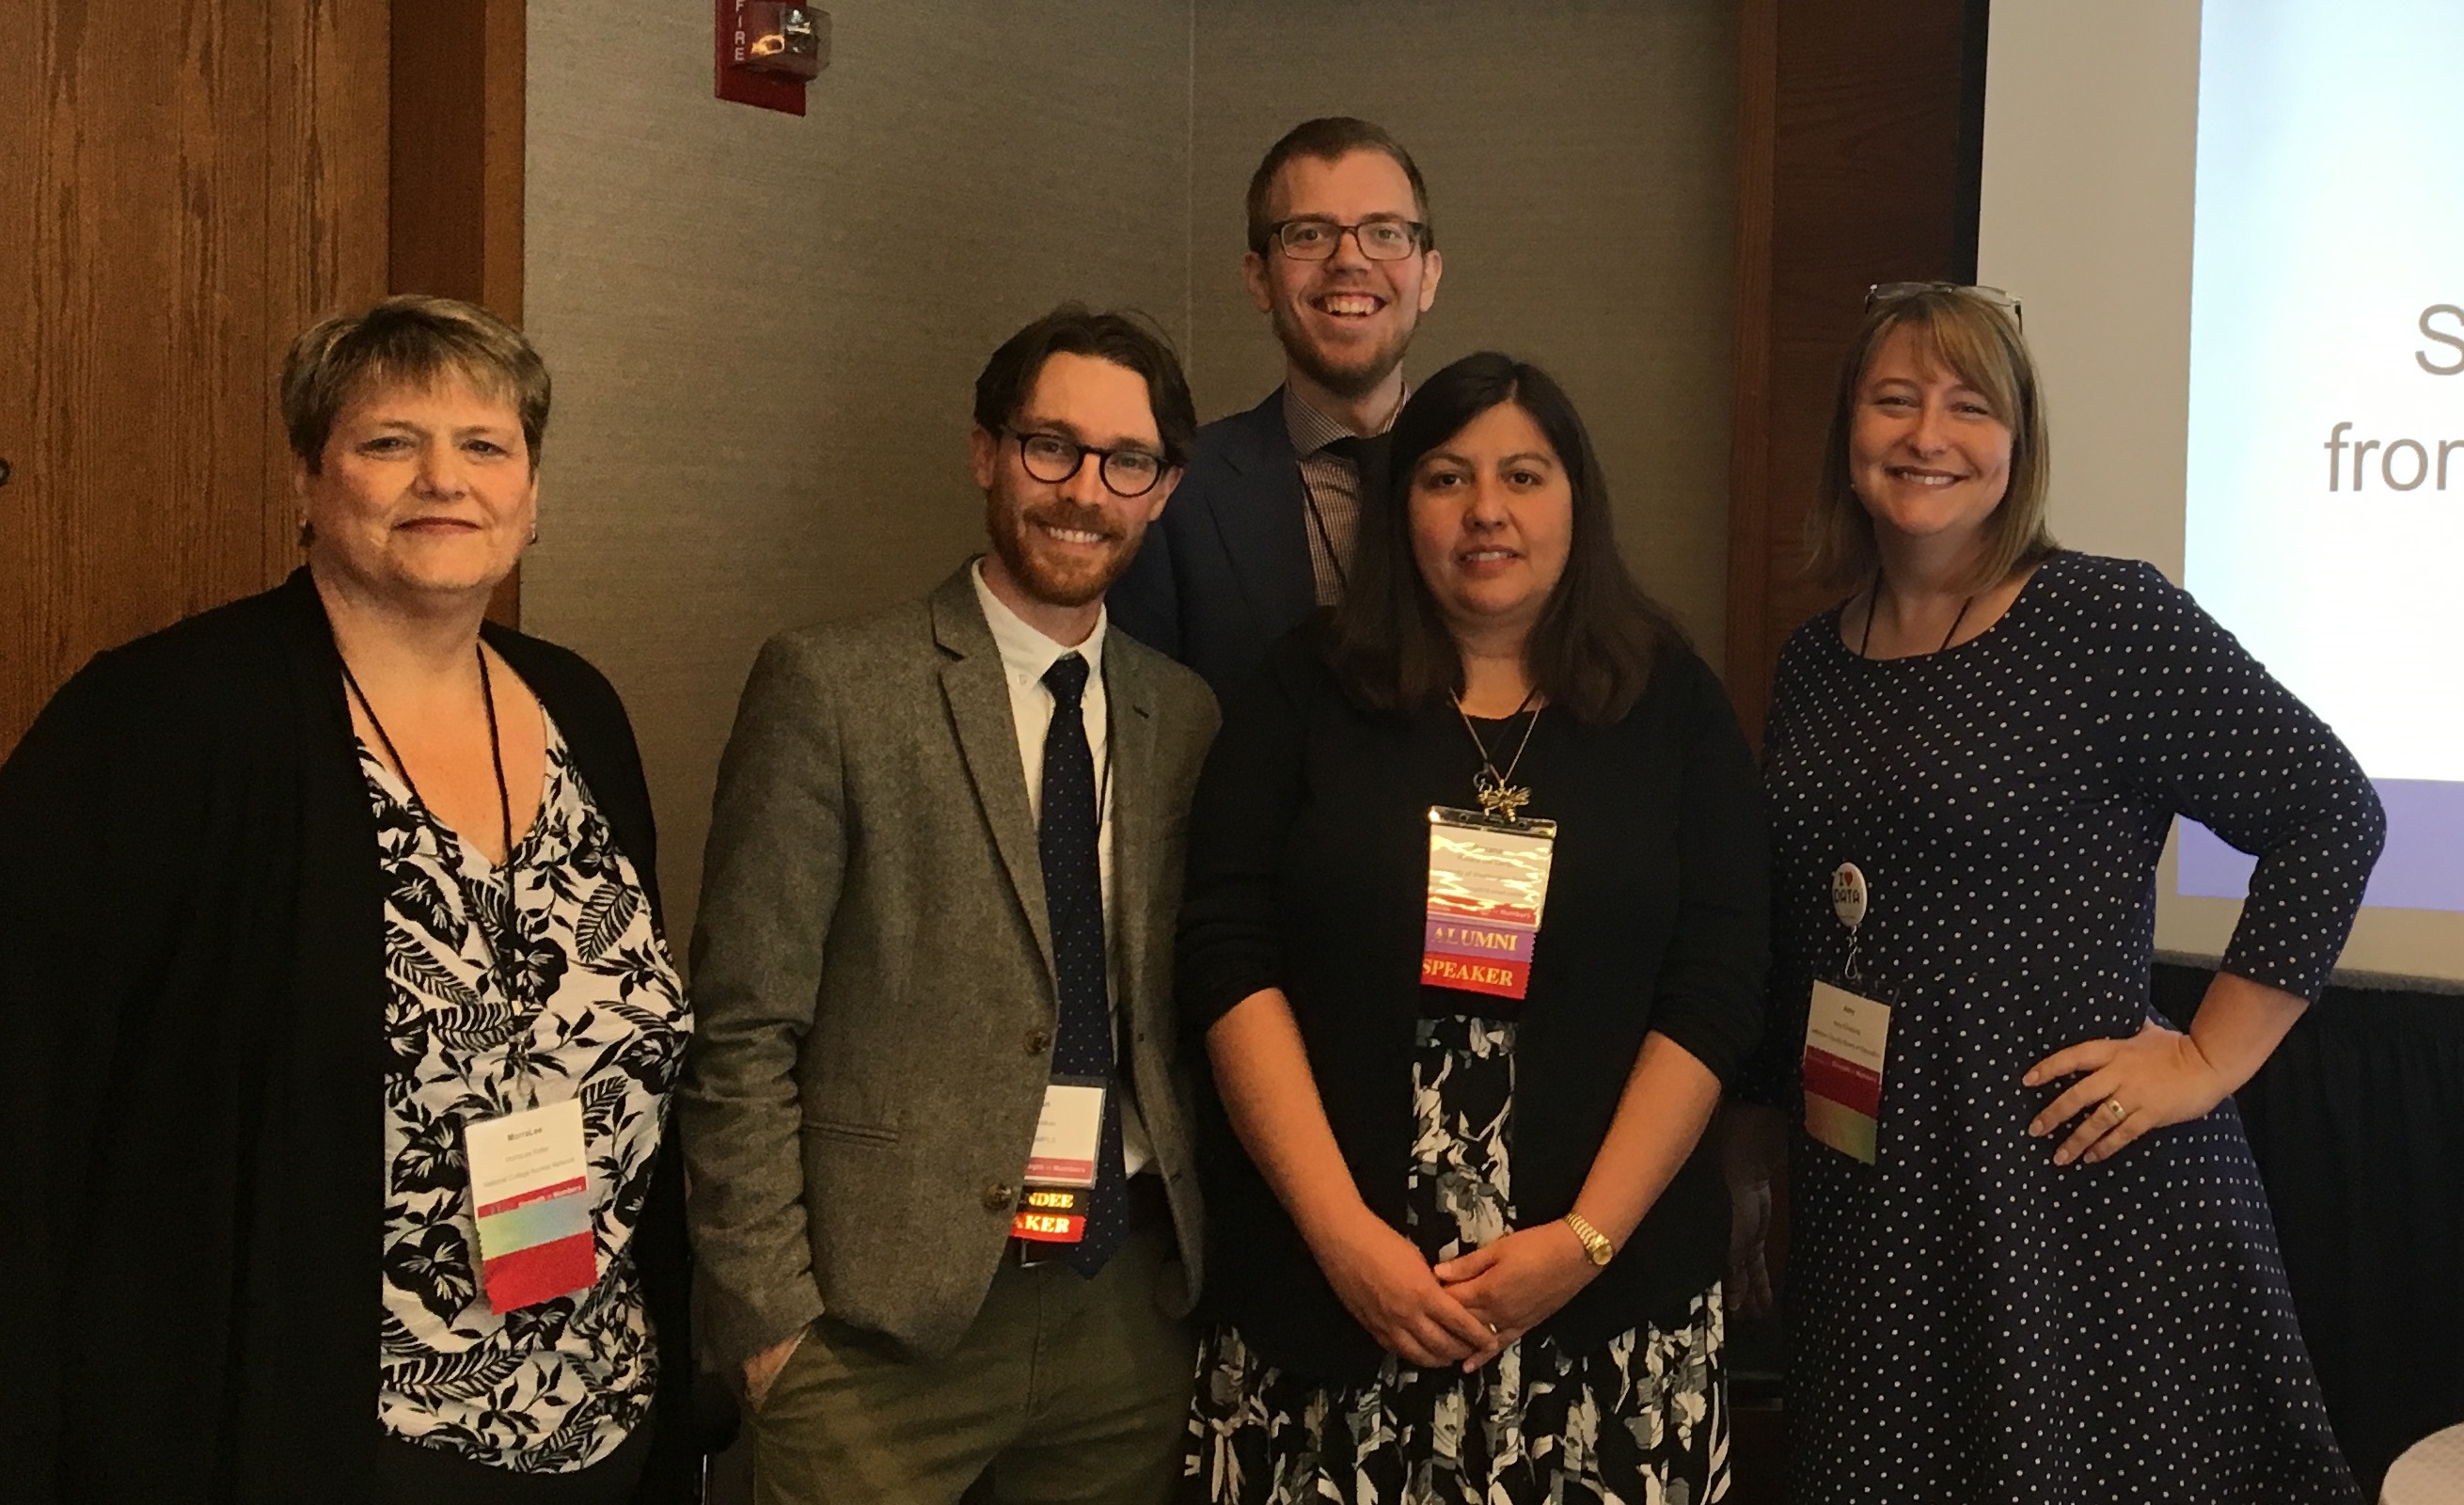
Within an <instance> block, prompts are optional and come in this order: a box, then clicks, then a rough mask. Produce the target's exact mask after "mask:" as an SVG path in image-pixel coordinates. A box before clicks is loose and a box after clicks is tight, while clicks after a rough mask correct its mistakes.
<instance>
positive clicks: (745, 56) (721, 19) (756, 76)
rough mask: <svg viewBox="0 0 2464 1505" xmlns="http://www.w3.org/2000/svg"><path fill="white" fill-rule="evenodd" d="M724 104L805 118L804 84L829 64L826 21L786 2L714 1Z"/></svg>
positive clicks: (814, 10) (815, 11)
mask: <svg viewBox="0 0 2464 1505" xmlns="http://www.w3.org/2000/svg"><path fill="white" fill-rule="evenodd" d="M716 5H717V12H716V20H717V26H718V36H717V44H718V45H717V53H718V55H717V65H718V66H717V72H718V80H717V90H716V93H717V95H718V97H719V98H720V99H722V100H734V101H736V102H737V103H739V104H754V105H759V106H760V107H762V108H763V109H770V110H783V111H785V112H786V113H788V114H790V115H802V114H803V113H804V84H805V82H806V81H807V80H809V79H811V78H813V77H817V76H819V74H820V73H821V71H822V70H823V69H824V68H825V67H827V66H828V65H829V60H830V16H829V12H828V11H824V10H822V9H821V8H820V7H818V6H809V5H796V4H791V3H785V0H716Z"/></svg>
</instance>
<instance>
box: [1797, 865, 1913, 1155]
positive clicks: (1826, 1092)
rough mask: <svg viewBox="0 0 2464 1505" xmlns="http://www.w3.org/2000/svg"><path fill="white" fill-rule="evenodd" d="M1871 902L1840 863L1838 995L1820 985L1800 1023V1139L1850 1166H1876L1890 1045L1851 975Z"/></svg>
mask: <svg viewBox="0 0 2464 1505" xmlns="http://www.w3.org/2000/svg"><path fill="white" fill-rule="evenodd" d="M1870 899H1871V895H1870V892H1869V891H1868V889H1867V888H1866V884H1865V874H1863V873H1861V872H1859V870H1858V868H1857V865H1856V864H1855V863H1853V862H1843V863H1841V864H1840V865H1839V866H1838V867H1837V869H1835V870H1833V872H1832V874H1831V910H1832V913H1833V914H1834V915H1836V916H1837V917H1838V919H1839V922H1840V923H1841V924H1842V925H1845V926H1846V927H1847V928H1848V953H1847V955H1846V957H1845V958H1843V959H1842V960H1841V962H1840V966H1839V981H1840V982H1841V983H1844V984H1847V985H1848V986H1846V987H1842V986H1839V985H1835V984H1831V983H1827V982H1823V981H1821V980H1819V979H1817V980H1815V984H1814V994H1813V997H1812V999H1811V1000H1809V1002H1808V1006H1807V1008H1806V1019H1805V1056H1804V1059H1803V1062H1802V1074H1803V1076H1804V1078H1805V1132H1806V1133H1807V1134H1808V1135H1810V1136H1812V1137H1813V1138H1814V1139H1815V1140H1816V1141H1817V1142H1819V1143H1822V1144H1827V1145H1829V1146H1830V1147H1831V1148H1833V1149H1835V1150H1837V1151H1838V1152H1839V1153H1840V1154H1842V1155H1845V1156H1848V1157H1849V1158H1851V1159H1852V1160H1857V1161H1860V1162H1863V1163H1865V1164H1867V1165H1871V1164H1873V1163H1874V1162H1875V1154H1876V1149H1877V1146H1878V1141H1879V1138H1880V1133H1879V1131H1880V1125H1881V1112H1882V1060H1883V1057H1884V1054H1885V1053H1886V1051H1887V1049H1888V1046H1889V1043H1890V1034H1891V1006H1890V1005H1888V1004H1885V1003H1882V1002H1881V1001H1880V1000H1878V999H1874V998H1869V997H1865V996H1863V994H1862V993H1861V992H1854V991H1851V990H1850V989H1851V988H1861V987H1862V985H1863V984H1862V980H1861V978H1860V977H1859V974H1858V967H1857V941H1858V930H1859V927H1860V926H1861V925H1863V924H1864V922H1865V913H1866V909H1867V907H1868V905H1869V902H1870Z"/></svg>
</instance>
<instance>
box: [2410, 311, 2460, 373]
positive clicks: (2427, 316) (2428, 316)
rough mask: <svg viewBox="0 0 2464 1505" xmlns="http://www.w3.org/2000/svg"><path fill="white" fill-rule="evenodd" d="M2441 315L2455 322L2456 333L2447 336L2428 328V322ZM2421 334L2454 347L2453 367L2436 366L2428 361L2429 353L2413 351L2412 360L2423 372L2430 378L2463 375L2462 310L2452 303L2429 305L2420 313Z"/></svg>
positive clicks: (2443, 332)
mask: <svg viewBox="0 0 2464 1505" xmlns="http://www.w3.org/2000/svg"><path fill="white" fill-rule="evenodd" d="M2441 314H2445V315H2446V316H2447V317H2449V318H2450V319H2453V320H2454V321H2455V323H2456V326H2457V328H2458V331H2459V332H2458V333H2455V334H2448V333H2446V332H2445V331H2443V330H2438V329H2432V328H2431V327H2430V321H2431V320H2433V319H2435V318H2437V317H2438V316H2439V315H2441ZM2421 332H2422V333H2423V334H2424V335H2427V336H2428V337H2429V338H2431V339H2432V340H2435V341H2437V342H2438V343H2440V344H2450V345H2453V346H2454V347H2455V363H2454V364H2453V365H2438V364H2437V363H2436V362H2433V361H2432V360H2431V359H2430V352H2429V351H2427V350H2415V351H2414V352H2412V358H2413V360H2414V361H2416V362H2418V363H2419V364H2420V365H2421V368H2422V369H2423V370H2425V371H2428V372H2429V373H2430V374H2431V375H2432V376H2454V375H2457V374H2459V373H2464V308H2458V307H2456V306H2455V305H2454V304H2453V303H2432V304H2431V305H2430V306H2429V307H2428V308H2425V309H2423V310H2422V311H2421Z"/></svg>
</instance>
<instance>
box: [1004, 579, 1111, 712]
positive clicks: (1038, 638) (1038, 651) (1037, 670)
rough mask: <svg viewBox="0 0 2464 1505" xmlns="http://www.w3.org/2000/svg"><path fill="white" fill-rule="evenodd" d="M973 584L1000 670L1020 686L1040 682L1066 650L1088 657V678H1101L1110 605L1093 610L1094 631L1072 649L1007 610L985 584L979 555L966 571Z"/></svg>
mask: <svg viewBox="0 0 2464 1505" xmlns="http://www.w3.org/2000/svg"><path fill="white" fill-rule="evenodd" d="M968 574H969V578H970V579H971V580H972V581H973V582H974V584H975V587H976V604H977V605H979V606H980V607H982V608H983V609H984V624H985V625H986V626H988V627H990V628H991V629H992V630H993V646H994V647H995V648H997V649H999V650H1000V651H1001V673H1003V674H1004V675H1008V676H1009V677H1010V678H1011V679H1012V680H1014V681H1016V682H1017V683H1019V684H1022V685H1027V684H1041V683H1043V681H1044V675H1045V672H1046V671H1047V670H1049V669H1051V667H1052V666H1053V665H1054V664H1056V663H1058V662H1059V661H1060V660H1061V657H1062V655H1063V654H1065V653H1076V654H1077V655H1078V656H1079V657H1081V658H1084V659H1085V660H1087V677H1088V678H1089V679H1090V680H1092V681H1094V682H1096V683H1098V684H1100V683H1102V682H1103V678H1104V634H1105V633H1106V632H1108V631H1111V622H1112V619H1111V609H1110V608H1109V607H1098V608H1096V609H1095V631H1092V632H1089V633H1088V634H1087V641H1085V642H1083V643H1081V644H1079V645H1078V646H1077V647H1075V648H1066V647H1064V646H1062V645H1061V644H1059V643H1056V642H1054V641H1053V640H1052V639H1050V638H1048V637H1046V636H1045V635H1044V634H1043V633H1042V632H1040V631H1036V629H1035V628H1034V627H1033V626H1031V625H1030V624H1029V623H1028V622H1027V620H1026V619H1025V618H1024V617H1023V616H1020V615H1019V614H1018V613H1017V612H1015V611H1012V610H1011V609H1009V605H1008V603H1006V602H1004V601H1002V600H1001V597H999V596H997V595H994V594H993V587H990V586H988V585H986V584H985V583H984V562H983V560H982V559H981V558H978V559H977V561H976V562H975V564H974V565H973V566H972V567H971V568H970V569H969V571H968Z"/></svg>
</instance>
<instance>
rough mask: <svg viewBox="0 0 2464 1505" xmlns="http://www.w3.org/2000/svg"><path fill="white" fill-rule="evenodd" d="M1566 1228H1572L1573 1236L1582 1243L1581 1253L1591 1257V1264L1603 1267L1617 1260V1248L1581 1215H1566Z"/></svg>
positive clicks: (1573, 1213)
mask: <svg viewBox="0 0 2464 1505" xmlns="http://www.w3.org/2000/svg"><path fill="white" fill-rule="evenodd" d="M1566 1227H1568V1228H1573V1230H1574V1236H1575V1237H1576V1238H1578V1239H1581V1240H1582V1241H1583V1252H1584V1253H1586V1254H1589V1255H1590V1256H1591V1257H1592V1263H1593V1264H1595V1265H1605V1264H1607V1263H1608V1262H1609V1261H1610V1260H1612V1259H1615V1258H1617V1246H1616V1245H1615V1244H1612V1243H1610V1242H1609V1238H1608V1235H1607V1234H1605V1233H1603V1232H1601V1231H1600V1230H1599V1229H1597V1228H1594V1227H1592V1225H1591V1223H1590V1221H1589V1220H1588V1219H1586V1218H1585V1217H1584V1216H1583V1215H1582V1214H1581V1213H1579V1212H1569V1213H1567V1214H1566Z"/></svg>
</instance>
